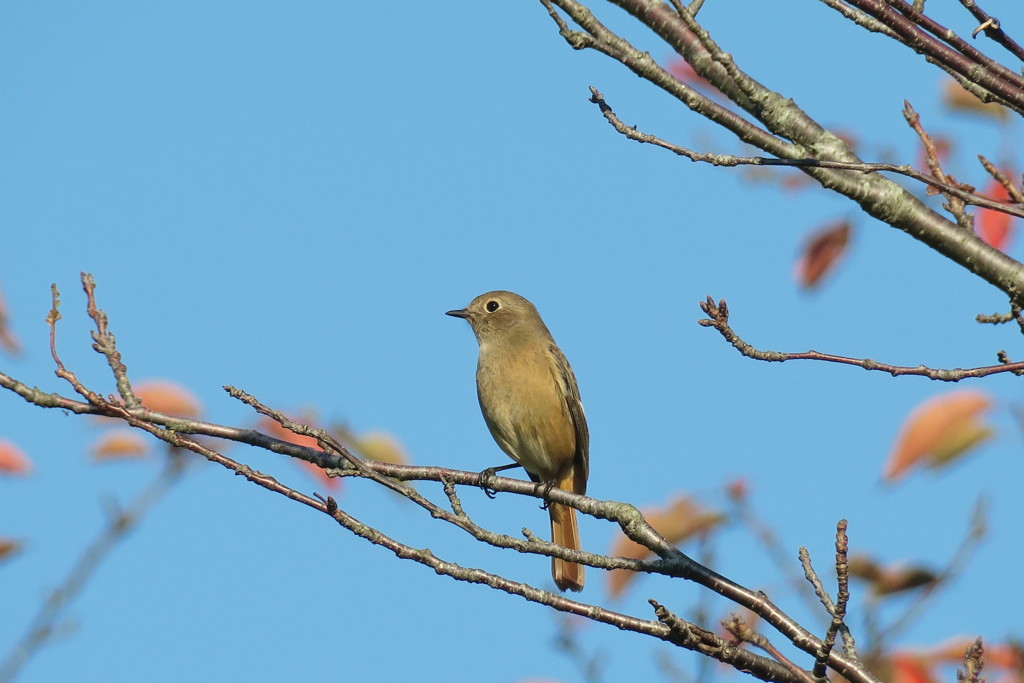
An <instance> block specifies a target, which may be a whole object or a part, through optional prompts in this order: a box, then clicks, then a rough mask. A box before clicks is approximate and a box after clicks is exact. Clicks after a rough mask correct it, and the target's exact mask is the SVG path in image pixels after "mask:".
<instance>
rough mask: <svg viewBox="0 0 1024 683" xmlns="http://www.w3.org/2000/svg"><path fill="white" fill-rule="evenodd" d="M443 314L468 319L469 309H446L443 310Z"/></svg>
mask: <svg viewBox="0 0 1024 683" xmlns="http://www.w3.org/2000/svg"><path fill="white" fill-rule="evenodd" d="M445 315H450V316H451V317H453V318H462V319H463V320H468V319H469V311H467V310H466V309H465V308H459V309H456V310H454V311H447V312H445Z"/></svg>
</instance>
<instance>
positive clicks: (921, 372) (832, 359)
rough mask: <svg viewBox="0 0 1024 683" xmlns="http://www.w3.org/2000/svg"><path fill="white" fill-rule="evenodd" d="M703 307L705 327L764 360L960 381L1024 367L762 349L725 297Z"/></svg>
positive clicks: (700, 323) (709, 301)
mask: <svg viewBox="0 0 1024 683" xmlns="http://www.w3.org/2000/svg"><path fill="white" fill-rule="evenodd" d="M700 307H701V310H703V311H704V312H705V313H707V314H708V315H709V316H710V318H702V319H700V320H698V321H697V324H698V325H701V326H703V327H713V328H715V329H716V330H718V331H719V333H720V334H721V335H722V336H723V337H725V340H726V341H727V342H729V343H730V344H732V345H733V347H734V348H735V349H736V350H737V351H739V352H740V353H741V354H743V355H744V356H746V357H747V358H753V359H754V360H763V361H767V362H769V363H781V362H784V361H787V360H816V361H824V362H828V363H841V364H843V365H855V366H857V367H859V368H864V369H865V370H877V371H879V372H887V373H889V374H890V375H892V376H893V377H899V376H901V375H915V376H918V377H927V378H928V379H934V380H939V381H942V382H959V381H960V380H964V379H968V378H975V377H987V376H988V375H996V374H999V373H1001V372H1010V373H1017V372H1020V371H1022V370H1024V363H1004V364H1001V365H986V366H983V367H977V368H968V369H962V368H952V369H943V368H929V367H925V366H924V365H917V366H913V367H908V366H899V365H889V364H888V363H880V362H878V361H876V360H871V359H870V358H848V357H847V356H836V355H833V354H830V353H820V352H818V351H804V352H802V353H784V352H781V351H761V350H758V349H755V348H754V347H753V346H751V345H750V344H748V343H747V342H745V341H743V340H742V339H740V337H739V335H737V334H736V333H735V332H734V331H733V329H732V328H731V327H730V326H729V309H728V306H727V305H726V303H725V300H724V299H722V300H720V301H719V302H718V304H715V302H714V300H713V299H712V298H711V297H710V296H709V297H708V298H707V301H702V302H701V303H700Z"/></svg>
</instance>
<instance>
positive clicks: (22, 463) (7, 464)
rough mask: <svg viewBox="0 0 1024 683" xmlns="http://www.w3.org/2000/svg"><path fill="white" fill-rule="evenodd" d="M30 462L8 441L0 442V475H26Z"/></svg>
mask: <svg viewBox="0 0 1024 683" xmlns="http://www.w3.org/2000/svg"><path fill="white" fill-rule="evenodd" d="M31 471H32V461H31V460H29V459H28V456H27V455H25V453H24V452H23V451H22V450H21V449H20V448H18V447H17V446H15V445H14V444H13V443H12V442H10V441H4V440H0V474H28V473H29V472H31Z"/></svg>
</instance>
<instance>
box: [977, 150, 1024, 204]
mask: <svg viewBox="0 0 1024 683" xmlns="http://www.w3.org/2000/svg"><path fill="white" fill-rule="evenodd" d="M978 161H980V162H981V165H982V167H983V168H984V169H985V171H986V172H987V173H988V174H989V175H990V176H992V177H993V178H994V179H995V181H996V182H997V183H999V184H1000V185H1002V186H1003V189H1004V190H1006V194H1007V195H1008V196H1009V197H1010V201H1011V202H1014V203H1016V204H1024V191H1022V190H1021V188H1020V187H1019V186H1018V185H1017V184H1015V183H1014V182H1013V181H1012V180H1010V179H1009V178H1007V177H1006V174H1004V173H1003V172H1002V171H1000V170H999V169H998V168H996V165H995V164H993V163H992V162H991V161H989V160H988V159H986V158H985V157H984V156H982V155H981V154H979V155H978Z"/></svg>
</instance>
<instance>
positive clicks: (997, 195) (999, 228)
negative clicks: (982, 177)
mask: <svg viewBox="0 0 1024 683" xmlns="http://www.w3.org/2000/svg"><path fill="white" fill-rule="evenodd" d="M1006 177H1008V178H1013V177H1014V174H1012V173H1008V174H1007V176H1006ZM984 196H986V197H988V198H989V199H994V200H996V201H998V202H1005V201H1007V200H1009V199H1010V195H1009V194H1008V193H1007V192H1006V188H1005V187H1003V184H1002V183H1000V182H999V181H998V180H996V179H995V178H992V180H990V181H989V183H988V186H987V187H986V188H985V192H984ZM1013 219H1014V217H1013V216H1011V215H1009V214H1006V213H1003V212H1002V211H993V210H992V209H978V215H977V221H976V222H975V226H976V229H977V232H978V236H979V237H981V239H983V240H985V242H987V243H988V244H990V245H991V246H993V247H995V248H996V249H999V250H1000V251H1006V246H1007V244H1009V242H1010V237H1012V235H1013V227H1014V222H1013Z"/></svg>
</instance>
